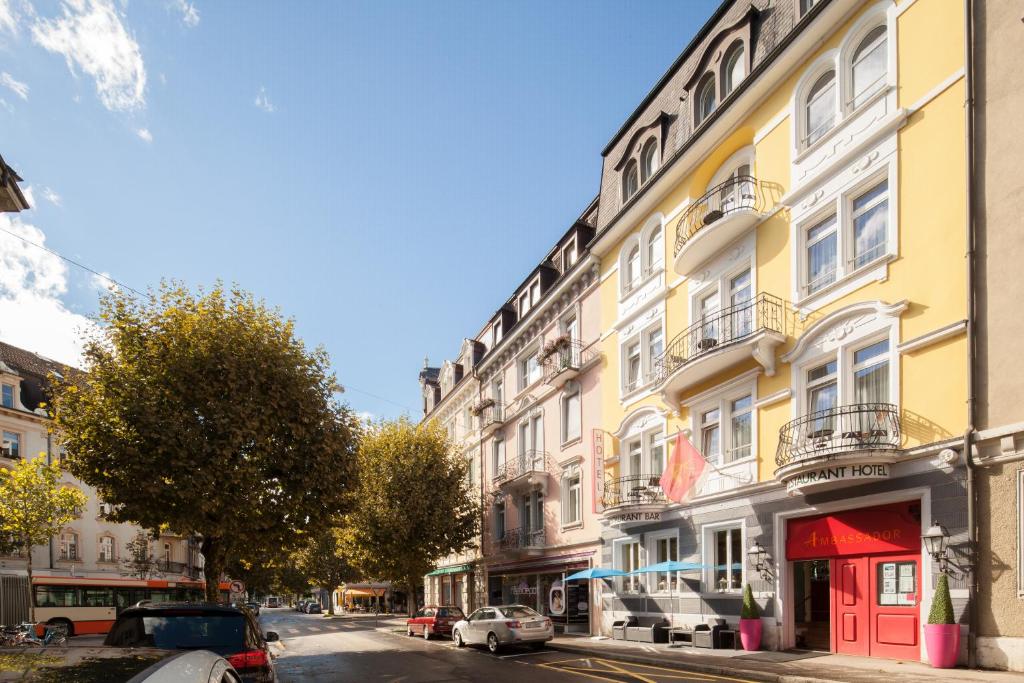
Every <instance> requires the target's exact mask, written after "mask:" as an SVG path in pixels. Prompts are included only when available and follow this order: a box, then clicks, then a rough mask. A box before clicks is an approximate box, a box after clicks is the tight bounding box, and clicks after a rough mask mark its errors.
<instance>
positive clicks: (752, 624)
mask: <svg viewBox="0 0 1024 683" xmlns="http://www.w3.org/2000/svg"><path fill="white" fill-rule="evenodd" d="M740 642H741V643H743V649H744V650H747V651H754V650H760V649H761V609H760V608H759V607H758V606H757V603H756V602H754V592H753V591H752V590H750V584H749V583H748V584H747V585H746V586H744V587H743V607H742V608H740Z"/></svg>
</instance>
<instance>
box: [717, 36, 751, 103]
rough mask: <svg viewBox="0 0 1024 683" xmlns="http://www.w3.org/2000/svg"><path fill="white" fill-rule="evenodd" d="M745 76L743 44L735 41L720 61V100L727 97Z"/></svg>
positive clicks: (745, 65)
mask: <svg viewBox="0 0 1024 683" xmlns="http://www.w3.org/2000/svg"><path fill="white" fill-rule="evenodd" d="M746 75H747V63H746V60H745V59H744V55H743V43H741V42H739V41H737V42H735V43H733V46H732V47H730V48H729V52H728V53H727V54H726V55H725V59H724V60H723V61H722V99H725V98H726V97H728V96H729V93H731V92H732V91H733V90H735V89H736V86H737V85H739V84H740V81H742V80H743V77H744V76H746Z"/></svg>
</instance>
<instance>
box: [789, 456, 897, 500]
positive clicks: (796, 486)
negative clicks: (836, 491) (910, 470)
mask: <svg viewBox="0 0 1024 683" xmlns="http://www.w3.org/2000/svg"><path fill="white" fill-rule="evenodd" d="M888 478H889V465H888V464H886V463H868V464H863V465H833V466H831V467H821V468H819V469H814V470H809V471H807V472H801V473H800V474H797V475H794V476H793V478H792V479H789V480H787V481H786V492H787V493H790V494H794V493H802V492H803V490H804V489H808V488H814V487H817V486H824V485H826V484H855V483H858V482H862V481H873V480H876V479H888Z"/></svg>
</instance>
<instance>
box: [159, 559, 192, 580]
mask: <svg viewBox="0 0 1024 683" xmlns="http://www.w3.org/2000/svg"><path fill="white" fill-rule="evenodd" d="M157 566H158V568H159V570H160V571H161V572H163V573H164V574H174V575H180V576H189V577H192V578H195V577H197V576H198V575H199V569H198V568H196V567H190V566H189V565H188V564H187V563H185V562H172V561H171V560H158V561H157Z"/></svg>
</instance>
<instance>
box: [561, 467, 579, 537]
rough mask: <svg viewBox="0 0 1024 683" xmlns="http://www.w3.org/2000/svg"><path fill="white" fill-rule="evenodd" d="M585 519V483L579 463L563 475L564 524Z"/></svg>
mask: <svg viewBox="0 0 1024 683" xmlns="http://www.w3.org/2000/svg"><path fill="white" fill-rule="evenodd" d="M582 520H583V485H582V475H581V474H580V468H579V465H574V466H573V467H572V468H570V469H569V470H567V471H566V473H565V474H563V475H562V525H563V526H565V525H567V524H576V523H577V522H580V521H582Z"/></svg>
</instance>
